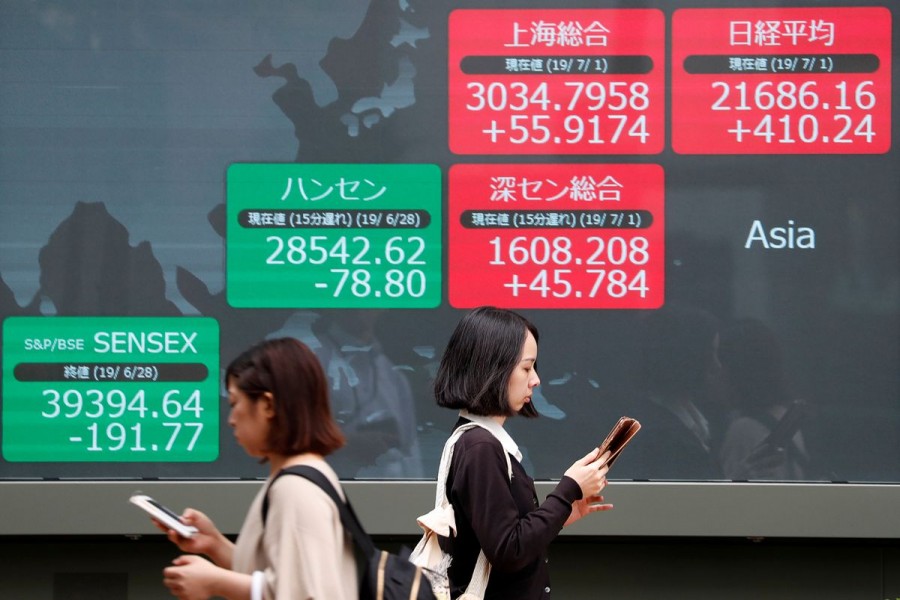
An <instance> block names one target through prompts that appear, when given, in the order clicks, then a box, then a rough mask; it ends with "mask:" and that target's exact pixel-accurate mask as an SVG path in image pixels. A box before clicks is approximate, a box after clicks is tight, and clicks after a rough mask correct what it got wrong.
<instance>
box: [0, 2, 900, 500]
mask: <svg viewBox="0 0 900 600" xmlns="http://www.w3.org/2000/svg"><path fill="white" fill-rule="evenodd" d="M897 16H898V15H897V10H896V6H895V5H894V3H892V2H886V1H875V0H873V1H870V2H859V1H855V0H843V1H839V0H828V1H818V2H811V1H806V0H796V1H794V2H789V3H788V2H774V1H771V2H754V1H749V0H748V1H746V2H737V3H736V2H716V1H712V0H709V1H699V0H698V1H694V2H654V1H640V2H637V1H636V2H608V1H603V0H600V1H596V2H590V3H588V2H569V3H565V4H564V5H563V4H561V3H558V2H536V1H532V0H522V1H520V2H515V3H513V2H487V1H484V2H452V3H450V2H440V1H427V2H426V1H416V0H405V1H401V2H388V1H382V0H371V1H369V2H367V1H363V0H335V1H333V2H329V3H296V2H286V1H276V2H237V1H225V2H217V3H216V5H215V7H211V6H210V5H206V4H202V3H182V2H154V3H133V4H131V5H130V6H129V7H128V8H127V9H125V8H123V7H121V6H120V5H119V3H113V2H95V3H91V4H90V5H83V4H77V3H76V4H72V3H55V2H48V1H38V2H4V3H2V4H0V317H2V319H3V323H2V400H0V486H2V485H3V483H2V482H3V481H21V480H45V479H46V480H60V479H62V480H68V479H76V480H109V479H112V480H117V479H122V480H132V479H136V480H146V479H159V480H168V479H172V480H205V479H216V478H218V479H255V478H259V477H261V476H263V475H264V473H262V472H261V471H260V467H259V465H258V464H257V463H256V462H255V461H253V460H252V459H250V458H248V457H246V456H244V455H243V453H242V451H241V450H240V449H239V448H238V447H237V446H236V444H235V443H234V442H233V440H232V437H231V434H230V431H229V428H228V425H227V422H226V420H227V404H226V403H225V402H224V401H223V398H222V382H221V374H222V370H223V369H224V366H225V365H226V364H227V363H228V361H229V360H231V359H232V358H233V357H234V356H236V355H237V354H238V353H239V352H240V351H241V350H243V349H245V348H246V347H248V346H250V345H251V344H253V343H255V342H256V341H258V340H260V339H263V338H266V337H273V336H280V335H288V336H294V337H297V338H298V339H301V340H303V341H304V342H306V343H307V344H309V345H310V347H311V348H313V350H314V351H315V352H316V353H317V355H318V356H319V358H320V360H321V361H322V363H323V366H324V367H325V370H326V373H327V375H328V378H329V382H330V384H331V393H332V403H333V409H334V413H335V415H336V417H337V419H338V420H339V422H340V423H341V425H342V427H343V428H344V431H345V432H346V433H347V437H348V441H349V443H348V446H347V447H346V448H345V449H342V450H341V451H340V452H338V453H337V454H336V455H335V456H334V457H332V458H333V463H334V465H335V467H336V469H337V470H338V472H339V474H340V475H341V477H342V478H344V479H375V480H396V479H401V480H415V479H430V478H433V476H434V473H435V468H436V465H437V461H438V457H439V452H440V447H441V445H442V443H443V440H444V439H445V438H446V435H447V431H448V429H449V427H450V426H451V425H452V423H453V421H454V420H455V416H454V415H452V414H449V412H448V411H445V410H442V409H439V408H437V407H435V406H434V401H433V397H432V393H431V387H430V386H431V381H432V378H433V375H434V372H435V369H436V366H437V362H438V361H439V359H440V355H441V352H442V350H443V347H444V344H445V343H446V340H447V339H448V337H449V335H450V332H451V331H452V328H453V326H454V325H455V323H456V322H457V321H458V319H459V318H460V317H461V316H462V315H463V314H464V313H465V311H467V310H469V309H471V308H473V307H476V306H479V305H484V304H490V305H495V306H502V307H507V308H512V309H515V310H518V311H520V312H522V313H523V314H524V315H526V316H527V317H528V318H529V319H531V320H532V321H533V322H534V323H535V324H536V325H537V327H538V328H539V329H540V331H541V344H540V360H539V363H538V370H539V373H540V376H541V380H542V385H541V386H540V388H539V389H538V390H539V391H538V393H536V394H535V397H534V403H535V406H536V408H537V409H538V412H539V413H540V414H541V417H540V418H539V419H537V420H534V421H526V420H524V419H512V420H511V421H510V422H509V424H508V428H509V429H510V431H511V433H512V434H513V436H514V437H515V438H516V439H517V440H518V441H519V442H520V444H521V446H522V448H523V450H524V455H525V456H524V461H525V462H526V466H527V467H528V468H529V470H530V472H531V473H533V474H534V475H535V477H536V478H537V479H551V478H555V477H559V476H560V474H561V473H562V472H563V471H564V470H565V468H566V467H567V466H568V465H569V464H571V462H572V461H573V460H574V459H575V458H577V457H579V456H582V455H583V454H584V452H585V451H586V450H587V449H589V448H591V447H593V446H594V445H596V444H597V443H598V442H599V441H600V439H601V438H602V435H603V434H604V433H605V432H606V431H607V430H608V429H609V427H610V426H611V425H612V423H613V422H615V420H616V419H617V418H618V417H619V416H621V415H623V414H628V415H631V416H634V417H637V418H639V419H640V420H641V421H642V423H643V424H644V430H643V431H642V432H641V434H640V436H639V438H637V439H636V440H635V442H634V443H633V445H632V446H630V447H629V449H628V451H627V452H626V453H625V454H624V455H623V457H622V458H621V460H620V461H619V462H617V464H616V469H615V471H614V472H613V473H612V474H611V475H612V476H613V477H614V478H621V479H633V480H637V481H644V480H649V481H658V480H667V481H670V480H675V481H715V482H721V483H722V484H723V485H728V484H729V482H733V481H744V480H777V481H795V482H822V481H824V482H829V483H831V482H862V483H880V482H887V483H894V482H900V393H898V392H900V390H898V384H900V380H898V375H897V374H898V371H897V365H898V364H900V360H898V358H900V353H898V338H900V336H898V333H900V330H898V321H897V316H898V307H900V265H898V255H900V248H898V239H900V234H898V231H900V229H898V206H900V168H898V167H900V161H898V151H897V143H896V142H897V140H896V135H897V126H896V111H895V107H896V105H897V98H896V96H897V83H896V81H897V77H896V70H897V46H898V44H897V33H896V32H897V26H896V21H897ZM796 400H800V401H802V406H803V407H804V410H803V412H802V415H801V418H800V419H798V421H797V423H798V426H797V429H795V430H793V429H792V430H791V431H790V432H788V434H787V435H786V437H784V438H783V439H782V440H781V441H780V442H779V447H780V452H782V453H783V454H784V455H785V456H784V457H782V458H778V459H777V460H774V461H772V460H769V461H765V460H763V461H760V460H758V458H759V456H758V455H756V456H754V454H753V452H754V450H758V449H759V444H760V442H761V441H762V440H764V439H765V438H766V436H767V435H768V434H769V433H770V432H771V431H773V430H775V429H777V428H778V425H777V422H778V420H779V418H780V417H781V416H782V415H783V413H784V412H785V411H786V410H788V408H790V407H791V406H793V405H794V404H795V401H796ZM769 458H771V457H769Z"/></svg>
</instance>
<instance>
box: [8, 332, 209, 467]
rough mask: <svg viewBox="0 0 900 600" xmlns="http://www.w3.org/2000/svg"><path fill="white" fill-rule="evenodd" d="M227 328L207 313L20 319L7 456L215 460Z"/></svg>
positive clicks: (13, 336)
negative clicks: (222, 339)
mask: <svg viewBox="0 0 900 600" xmlns="http://www.w3.org/2000/svg"><path fill="white" fill-rule="evenodd" d="M219 406H220V398H219V325H218V323H217V322H216V321H215V320H214V319H209V318H205V317H10V318H8V319H6V320H5V321H4V322H3V412H2V415H3V417H2V418H3V444H2V450H3V458H4V459H6V460H7V461H10V462H210V461H213V460H215V459H216V458H217V457H218V454H219Z"/></svg>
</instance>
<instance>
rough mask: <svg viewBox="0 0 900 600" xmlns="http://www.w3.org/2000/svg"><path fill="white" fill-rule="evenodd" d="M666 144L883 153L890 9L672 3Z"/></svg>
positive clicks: (722, 150)
mask: <svg viewBox="0 0 900 600" xmlns="http://www.w3.org/2000/svg"><path fill="white" fill-rule="evenodd" d="M672 146H673V148H674V150H675V151H676V152H678V153H680V154H880V153H884V152H887V151H888V150H889V149H890V146H891V13H890V11H888V9H887V8H884V7H852V8H851V7H812V8H740V9H727V8H710V9H680V10H676V11H675V13H674V15H673V18H672Z"/></svg>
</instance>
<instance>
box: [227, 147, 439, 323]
mask: <svg viewBox="0 0 900 600" xmlns="http://www.w3.org/2000/svg"><path fill="white" fill-rule="evenodd" d="M227 213H228V225H227V233H226V249H227V261H226V263H227V269H226V271H227V272H226V281H227V297H228V302H229V304H231V305H232V306H234V307H238V308H435V307H437V306H439V305H440V301H441V171H440V168H439V167H438V166H437V165H430V164H296V163H288V164H282V163H279V164H269V163H266V164H263V163H236V164H232V165H231V166H230V167H229V168H228V175H227Z"/></svg>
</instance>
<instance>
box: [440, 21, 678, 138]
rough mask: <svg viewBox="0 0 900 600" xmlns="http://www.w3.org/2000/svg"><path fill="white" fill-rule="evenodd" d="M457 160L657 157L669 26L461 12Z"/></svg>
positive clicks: (455, 40) (453, 58) (456, 39)
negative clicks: (533, 156)
mask: <svg viewBox="0 0 900 600" xmlns="http://www.w3.org/2000/svg"><path fill="white" fill-rule="evenodd" d="M449 38H450V39H449V47H448V53H449V58H450V64H449V78H450V79H449V88H450V89H449V94H450V96H449V144H450V150H451V151H452V152H454V153H456V154H656V153H659V152H661V151H662V149H663V142H664V140H663V136H664V109H665V106H664V93H665V79H664V73H665V54H664V52H665V20H664V18H663V14H662V12H661V11H659V10H653V9H628V10H618V9H602V10H585V9H580V10H575V9H552V10H551V9H546V10H544V9H532V10H455V11H453V12H452V13H451V14H450V22H449Z"/></svg>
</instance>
